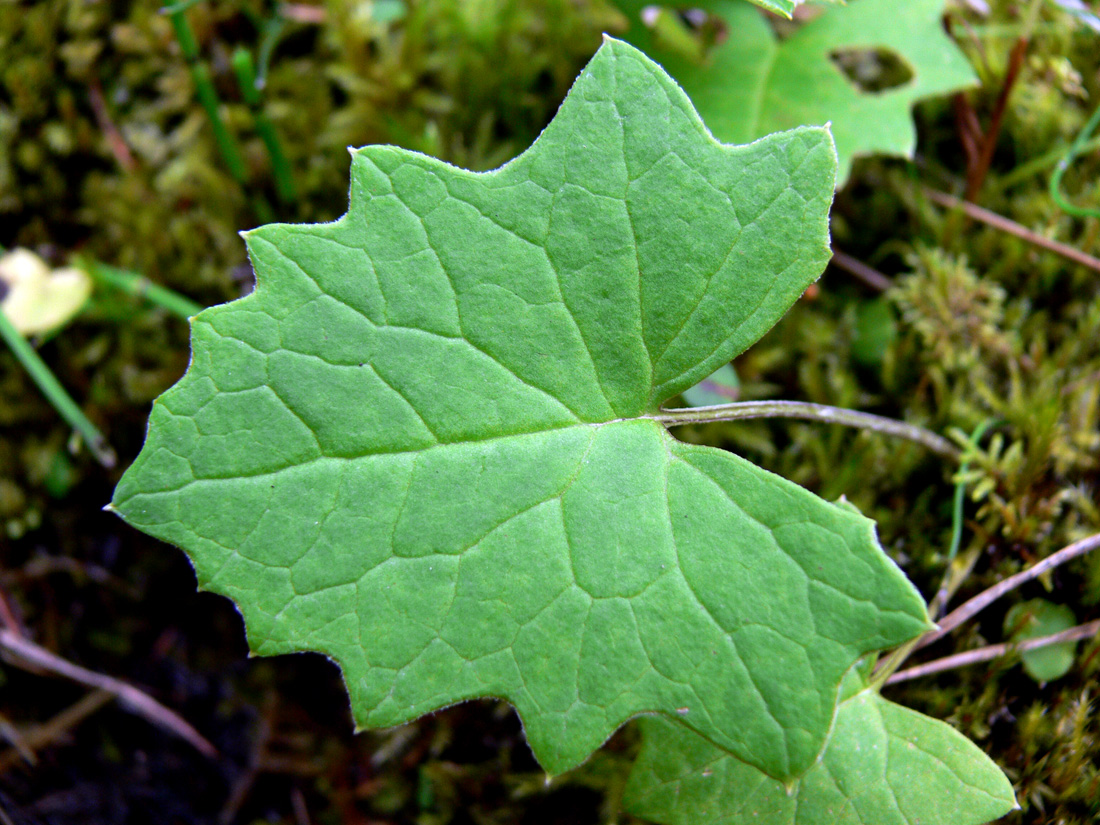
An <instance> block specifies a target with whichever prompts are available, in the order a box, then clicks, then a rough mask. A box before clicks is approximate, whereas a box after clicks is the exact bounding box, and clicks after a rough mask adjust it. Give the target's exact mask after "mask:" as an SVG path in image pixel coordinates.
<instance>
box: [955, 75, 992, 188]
mask: <svg viewBox="0 0 1100 825" xmlns="http://www.w3.org/2000/svg"><path fill="white" fill-rule="evenodd" d="M952 103H953V104H954V109H955V128H956V129H957V131H958V133H959V141H960V142H961V143H962V147H963V152H964V154H965V155H966V168H967V170H970V169H973V168H974V167H975V166H977V165H978V157H979V155H981V150H980V149H979V148H978V145H979V144H980V143H981V142H982V141H983V140H984V138H985V136H984V135H983V134H982V126H981V124H980V123H978V116H977V115H976V114H975V113H974V107H973V106H971V105H970V99H969V98H968V97H967V96H966V94H965V93H964V92H959V93H957V94H956V95H955V96H954V97H953V98H952Z"/></svg>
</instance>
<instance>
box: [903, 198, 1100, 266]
mask: <svg viewBox="0 0 1100 825" xmlns="http://www.w3.org/2000/svg"><path fill="white" fill-rule="evenodd" d="M923 191H924V194H925V197H927V198H928V200H930V201H932V202H934V203H938V204H939V205H940V206H943V207H946V208H947V209H961V210H962V211H963V213H964V214H965V215H966V216H967V217H969V218H973V219H974V220H976V221H981V222H982V223H984V224H987V225H989V226H992V227H993V228H994V229H1000V230H1001V231H1002V232H1007V233H1008V234H1010V235H1015V236H1016V237H1017V238H1020V239H1021V240H1025V241H1027V242H1028V243H1030V244H1034V245H1035V246H1038V247H1041V248H1042V249H1045V250H1047V251H1048V252H1053V253H1054V254H1056V255H1061V256H1062V257H1063V258H1067V259H1069V260H1071V261H1073V262H1074V263H1078V264H1081V266H1087V267H1088V268H1089V269H1092V270H1095V271H1096V272H1100V258H1094V257H1093V256H1092V255H1088V254H1086V253H1084V252H1082V251H1081V250H1080V249H1075V248H1073V247H1072V246H1068V245H1066V244H1064V243H1059V242H1058V241H1052V240H1051V239H1050V238H1044V237H1043V236H1042V235H1040V234H1039V233H1037V232H1032V231H1031V230H1030V229H1028V228H1027V227H1026V226H1022V225H1021V224H1018V223H1016V221H1013V220H1009V219H1008V218H1006V217H1004V216H1003V215H998V214H997V213H996V212H991V211H990V210H988V209H983V208H982V207H980V206H976V205H975V204H973V203H968V202H967V201H964V200H960V199H959V198H956V197H954V196H953V195H948V194H947V193H946V192H940V191H939V190H937V189H929V188H928V187H924V190H923Z"/></svg>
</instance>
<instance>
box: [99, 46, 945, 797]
mask: <svg viewBox="0 0 1100 825" xmlns="http://www.w3.org/2000/svg"><path fill="white" fill-rule="evenodd" d="M835 163H836V160H835V153H834V151H833V147H832V142H831V139H830V137H829V134H828V132H827V131H826V130H823V129H820V128H802V129H796V130H793V131H791V132H788V133H786V134H783V135H777V136H773V137H769V138H765V139H763V140H759V141H757V142H755V143H752V144H751V145H748V146H726V145H722V144H720V143H718V142H717V141H715V140H714V139H713V138H712V137H711V136H710V134H709V133H708V132H707V130H706V129H705V127H704V126H703V124H702V122H701V121H700V120H699V118H698V116H697V115H696V113H695V111H694V109H693V108H692V106H691V104H690V102H689V101H688V99H687V97H686V96H685V95H684V93H683V92H682V91H681V90H680V89H679V88H678V87H677V86H676V85H675V83H674V82H673V81H672V80H671V79H670V78H669V77H668V76H667V75H666V74H665V73H664V72H663V71H662V70H661V69H660V67H658V66H657V65H655V64H654V63H652V62H651V61H650V60H649V59H648V58H646V57H645V56H644V55H643V54H641V53H640V52H638V51H637V50H636V49H634V48H633V47H631V46H628V45H626V44H623V43H619V42H615V41H609V42H607V43H606V44H605V45H604V46H603V48H601V50H600V51H599V53H598V54H597V55H596V57H595V58H594V59H593V60H592V62H591V63H590V64H589V66H588V67H587V68H586V69H585V70H584V72H583V73H582V75H581V76H580V78H579V79H578V80H577V83H576V85H575V86H574V88H573V90H572V92H571V93H570V95H569V97H568V98H567V100H566V101H565V103H564V104H563V105H562V107H561V110H560V112H559V113H558V115H557V117H556V118H555V119H554V121H553V122H552V123H551V124H550V126H548V127H547V129H546V131H545V132H544V133H543V135H542V136H541V137H540V138H539V140H538V141H537V142H536V143H535V144H534V146H532V147H531V149H529V150H528V151H527V152H525V153H524V154H523V155H521V156H520V157H518V158H517V159H515V160H514V161H512V162H511V163H509V164H508V165H506V166H504V167H503V168H501V169H499V170H496V171H494V172H490V173H485V174H475V173H472V172H468V171H465V170H461V169H456V168H454V167H451V166H448V165H447V164H444V163H442V162H440V161H437V160H433V159H431V158H428V157H424V156H422V155H418V154H415V153H412V152H407V151H403V150H400V149H396V148H393V147H379V146H372V147H367V148H365V149H361V150H357V151H355V152H354V153H353V160H352V187H351V206H350V210H349V212H348V214H347V215H345V216H344V217H343V218H341V219H340V220H339V221H336V222H335V223H331V224H321V225H311V226H289V225H276V226H268V227H263V228H261V229H258V230H255V231H253V232H250V233H247V235H246V241H247V244H248V248H249V253H250V255H251V256H252V261H253V264H254V266H255V269H256V274H257V288H256V291H255V292H254V293H253V294H252V295H250V296H248V297H246V298H243V299H241V300H238V301H234V302H232V303H230V304H226V305H223V306H219V307H214V308H211V309H208V310H206V311H204V312H203V313H201V314H200V315H198V316H197V317H195V318H194V319H193V322H192V323H193V335H192V343H193V357H192V364H191V367H190V369H189V370H188V372H187V374H186V375H185V376H184V378H183V379H182V380H181V381H180V382H179V383H178V384H177V385H176V386H175V387H173V388H172V389H171V390H169V391H168V392H167V393H165V394H164V395H163V396H162V397H161V398H160V399H158V401H157V402H156V403H155V404H154V408H153V411H152V414H151V417H150V425H149V436H148V440H147V443H146V445H145V448H144V449H143V451H142V453H141V455H140V456H139V457H138V459H137V460H136V461H135V463H134V465H133V466H132V467H131V468H130V469H129V471H128V472H127V473H126V475H125V476H124V477H123V479H122V481H121V482H120V484H119V486H118V488H117V490H116V492H115V498H114V505H113V506H114V508H115V509H116V510H117V511H118V512H119V513H121V515H122V516H123V517H124V518H125V519H126V520H127V521H129V522H130V523H131V524H133V525H135V526H137V527H139V528H140V529H142V530H145V531H146V532H148V533H150V534H151V535H154V536H157V537H159V538H161V539H164V540H165V541H169V542H172V543H174V544H177V545H178V546H180V547H182V548H183V549H184V550H186V552H187V553H188V555H189V556H190V558H191V559H192V562H193V563H194V566H195V570H196V573H197V576H198V579H199V583H200V586H202V587H204V588H207V589H210V590H213V591H215V592H218V593H223V594H225V595H227V596H229V597H231V598H232V599H234V600H235V601H236V602H237V604H238V605H239V606H240V609H241V612H242V614H243V616H244V618H245V622H246V625H247V630H248V636H249V641H250V644H251V646H252V648H253V650H255V651H256V652H257V653H261V654H266V655H270V654H277V653H288V652H292V651H301V650H315V651H320V652H323V653H325V654H327V655H329V656H330V657H332V658H333V659H335V660H336V661H337V662H339V664H340V666H341V667H342V669H343V673H344V678H345V680H346V683H347V687H348V691H349V693H350V695H351V699H352V710H353V713H354V715H355V718H356V720H357V721H358V723H359V724H361V725H369V726H388V725H394V724H398V723H401V722H404V721H407V720H410V719H413V718H415V717H416V716H418V715H420V714H423V713H426V712H428V711H431V710H435V709H437V708H441V707H444V706H446V705H448V704H451V703H454V702H459V701H462V700H465V699H470V698H473V697H479V696H496V697H500V698H503V699H506V700H508V701H509V702H511V703H512V704H513V705H515V707H516V708H517V710H518V712H519V714H520V716H521V717H522V719H523V723H524V725H525V728H526V733H527V737H528V740H529V742H530V744H531V747H532V749H533V750H534V753H535V755H536V757H537V758H538V759H539V761H540V762H541V763H542V764H543V765H544V766H545V767H546V769H547V770H549V771H551V772H559V771H564V770H566V769H568V768H570V767H573V766H574V765H576V764H578V763H579V762H581V761H582V760H584V759H585V758H586V757H587V756H588V755H589V754H590V753H591V751H592V750H593V749H594V748H596V747H598V746H599V745H600V744H601V743H602V742H603V741H604V740H605V739H606V738H607V737H608V736H609V735H610V734H611V733H612V732H613V731H614V730H615V729H616V728H617V727H618V726H619V725H621V724H622V723H623V722H624V721H626V720H627V719H629V718H631V717H633V716H635V715H638V714H641V713H660V714H664V715H666V716H669V717H675V718H679V719H682V720H683V722H684V724H686V725H688V726H689V727H690V728H691V729H692V730H694V731H696V732H697V733H699V734H700V735H702V736H704V737H706V738H707V739H708V740H710V741H712V742H714V743H716V744H717V745H720V746H721V747H722V748H724V749H726V750H728V751H729V752H730V753H733V754H736V755H737V756H738V758H740V759H743V760H744V761H745V762H746V763H748V764H752V765H754V766H756V767H757V768H759V769H760V770H762V771H764V772H766V773H768V774H769V775H772V776H776V777H784V778H790V777H796V776H799V775H801V774H802V773H804V772H805V771H806V770H807V769H809V768H810V767H811V765H812V764H813V762H814V760H815V759H816V758H817V755H818V754H819V753H820V751H821V749H822V747H823V746H824V744H825V740H826V737H827V735H828V733H829V730H830V728H831V725H832V723H833V717H834V714H835V697H836V691H837V686H838V685H839V683H840V680H841V678H842V675H843V674H844V673H845V672H846V671H847V670H848V668H849V667H850V666H851V664H852V663H853V662H854V661H855V660H856V659H858V658H859V657H860V656H862V655H863V654H865V653H867V652H869V651H872V650H877V649H881V648H886V647H890V646H893V645H896V644H899V643H901V642H903V641H905V640H907V639H909V638H911V637H913V636H914V635H916V634H918V633H920V632H921V631H922V630H924V629H925V628H927V627H928V626H929V622H928V618H927V615H926V613H925V609H924V605H923V603H922V601H921V599H920V597H919V595H918V594H917V593H916V591H915V590H914V589H913V587H912V585H911V584H909V582H908V581H907V580H906V579H905V577H904V576H903V575H902V573H901V572H900V571H899V570H898V569H897V567H896V566H895V565H894V564H893V563H892V562H891V561H890V560H889V559H888V558H887V557H886V556H885V554H884V553H883V552H882V550H881V548H880V547H879V545H878V542H877V540H876V538H875V536H874V531H873V525H872V523H871V522H870V521H869V520H868V519H866V518H864V517H862V516H861V515H859V514H858V513H854V512H852V511H851V510H849V509H847V508H842V507H838V506H836V505H832V504H829V503H827V502H825V501H822V500H821V499H818V498H816V497H815V496H813V495H811V494H810V493H809V492H807V491H805V490H803V489H801V488H799V487H797V486H796V485H794V484H792V483H790V482H787V481H785V480H783V479H781V478H778V477H776V476H774V475H771V474H770V473H767V472H765V471H763V470H761V469H759V468H757V467H754V466H753V465H751V464H749V463H748V462H746V461H744V460H743V459H740V458H738V457H736V456H733V455H730V454H728V453H725V452H722V451H720V450H716V449H711V448H705V447H697V446H691V445H685V444H681V443H678V442H676V441H675V440H673V439H672V438H671V436H669V434H668V433H667V432H666V431H665V429H664V428H663V427H662V426H661V425H660V424H659V423H658V422H657V421H656V420H654V419H653V417H652V416H653V414H654V413H655V412H656V411H657V410H658V409H659V405H660V403H661V402H662V401H663V400H665V399H667V398H669V397H670V396H672V395H675V394H677V393H679V392H681V391H682V390H684V389H686V388H688V387H690V386H692V385H693V384H694V383H696V382H697V381H698V380H699V379H701V378H703V377H704V376H706V375H708V374H710V373H711V372H713V371H714V370H715V369H716V368H717V367H718V366H719V365H720V364H723V363H726V362H728V361H729V360H730V359H731V358H732V357H733V356H734V355H736V354H737V353H738V352H740V351H742V350H743V349H745V347H747V346H749V345H750V344H751V343H752V342H753V341H755V340H756V339H757V338H758V337H759V336H760V335H762V334H763V333H764V331H766V330H767V329H768V328H769V327H770V326H771V325H772V324H774V323H775V321H776V320H777V319H778V318H779V317H780V316H781V315H782V314H783V313H784V312H785V311H786V309H787V308H788V307H789V306H790V304H791V303H792V302H793V301H794V300H796V299H797V298H798V296H799V295H800V294H801V292H802V291H803V289H805V287H806V286H807V285H808V284H809V283H810V282H812V281H813V280H814V279H815V278H817V277H818V275H819V274H820V272H821V270H822V269H823V268H824V265H825V263H826V261H827V260H828V257H829V249H828V242H827V241H828V238H827V215H828V209H829V204H830V201H831V197H832V193H833V184H834V172H835Z"/></svg>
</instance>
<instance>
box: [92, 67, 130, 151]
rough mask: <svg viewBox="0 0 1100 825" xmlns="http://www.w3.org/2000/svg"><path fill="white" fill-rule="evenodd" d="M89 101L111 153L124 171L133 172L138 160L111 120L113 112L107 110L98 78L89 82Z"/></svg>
mask: <svg viewBox="0 0 1100 825" xmlns="http://www.w3.org/2000/svg"><path fill="white" fill-rule="evenodd" d="M88 102H89V103H91V104H92V113H93V114H94V115H95V119H96V122H97V123H98V124H99V128H100V130H101V131H102V132H103V135H104V137H106V138H107V145H108V146H110V147H111V154H113V155H114V156H115V160H116V161H118V165H119V166H121V167H122V171H123V172H133V171H134V170H135V169H137V162H136V161H135V160H134V156H133V154H132V153H131V152H130V147H129V145H127V143H126V138H124V137H123V136H122V132H120V131H119V130H118V127H117V126H115V122H114V121H113V120H111V113H110V112H109V111H108V110H107V101H106V100H104V99H103V89H102V87H101V86H100V85H99V81H98V80H93V81H92V82H91V83H89V84H88Z"/></svg>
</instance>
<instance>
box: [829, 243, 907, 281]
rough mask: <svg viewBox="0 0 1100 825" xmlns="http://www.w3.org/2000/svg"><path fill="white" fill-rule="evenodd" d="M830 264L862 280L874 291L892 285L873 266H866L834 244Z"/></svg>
mask: <svg viewBox="0 0 1100 825" xmlns="http://www.w3.org/2000/svg"><path fill="white" fill-rule="evenodd" d="M832 264H833V265H834V266H836V267H837V268H838V269H843V270H844V271H845V272H847V273H848V274H849V275H851V276H853V277H854V278H856V279H857V280H860V281H863V283H865V284H866V285H867V286H869V287H871V289H873V290H875V291H876V292H885V291H886V290H888V289H889V288H890V287H892V286H893V285H894V282H893V281H891V280H890V279H889V278H887V277H886V276H885V275H883V274H882V273H881V272H879V271H878V270H877V269H875V268H874V267H873V266H868V265H867V264H865V263H863V261H860V260H858V259H856V258H853V257H852V256H851V255H849V254H848V253H846V252H841V251H840V250H839V249H837V248H836V247H835V246H834V247H833V260H832Z"/></svg>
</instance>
